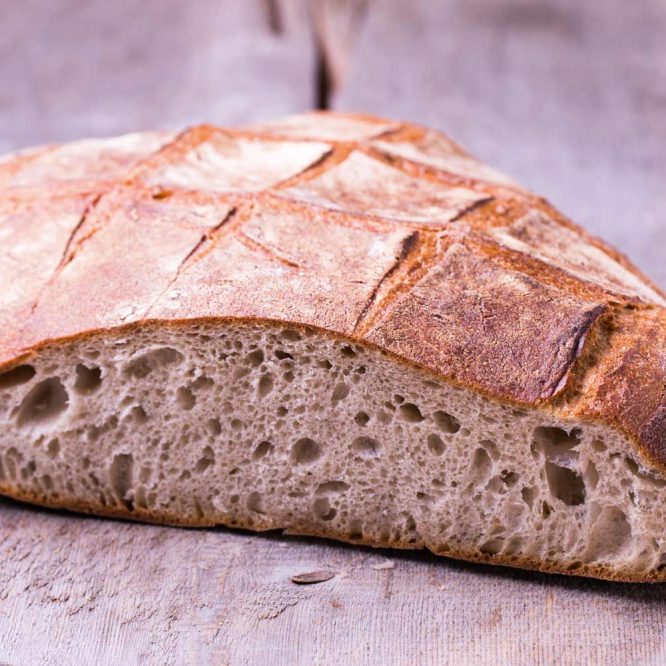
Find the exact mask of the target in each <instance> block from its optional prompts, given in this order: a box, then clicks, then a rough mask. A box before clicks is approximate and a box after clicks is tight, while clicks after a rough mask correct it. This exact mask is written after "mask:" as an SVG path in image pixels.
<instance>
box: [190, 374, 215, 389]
mask: <svg viewBox="0 0 666 666" xmlns="http://www.w3.org/2000/svg"><path fill="white" fill-rule="evenodd" d="M214 384H215V382H214V381H213V380H212V379H211V378H210V377H206V375H200V376H199V377H197V378H196V379H195V380H194V381H193V382H192V383H191V384H189V388H191V389H192V390H193V391H202V390H204V391H206V390H208V389H210V388H212V387H213V386H214Z"/></svg>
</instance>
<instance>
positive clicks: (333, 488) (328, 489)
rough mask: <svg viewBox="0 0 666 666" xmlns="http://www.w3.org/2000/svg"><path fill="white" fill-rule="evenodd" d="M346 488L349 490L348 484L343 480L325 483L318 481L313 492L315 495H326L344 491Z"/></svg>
mask: <svg viewBox="0 0 666 666" xmlns="http://www.w3.org/2000/svg"><path fill="white" fill-rule="evenodd" d="M347 490H349V484H348V483H345V482H344V481H327V482H326V483H320V484H319V485H318V486H317V490H316V491H315V493H316V494H317V495H328V494H336V493H344V492H345V491H347Z"/></svg>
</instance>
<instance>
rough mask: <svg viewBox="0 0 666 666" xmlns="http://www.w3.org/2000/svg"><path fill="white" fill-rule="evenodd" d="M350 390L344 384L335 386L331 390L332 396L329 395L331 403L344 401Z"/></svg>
mask: <svg viewBox="0 0 666 666" xmlns="http://www.w3.org/2000/svg"><path fill="white" fill-rule="evenodd" d="M349 391H350V388H349V386H348V385H347V384H345V383H344V382H340V383H338V384H336V385H335V388H334V389H333V394H332V395H331V402H339V401H340V400H344V399H345V398H346V397H347V396H348V395H349Z"/></svg>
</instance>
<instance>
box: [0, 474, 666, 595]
mask: <svg viewBox="0 0 666 666" xmlns="http://www.w3.org/2000/svg"><path fill="white" fill-rule="evenodd" d="M0 494H2V495H5V496H6V497H9V498H11V499H14V500H17V501H19V502H26V503H28V504H32V505H35V506H40V507H44V508H47V509H58V510H61V509H64V510H66V511H72V512H75V513H83V514H90V515H95V516H102V517H106V518H114V519H120V520H127V521H131V522H142V523H151V524H153V525H161V526H165V527H189V528H210V527H225V528H228V529H240V530H246V531H249V532H269V531H276V530H277V531H281V532H282V533H283V534H286V535H290V536H303V537H316V538H321V539H327V540H331V539H333V540H335V541H338V542H343V543H347V544H351V545H354V546H370V547H372V548H386V549H399V550H418V551H423V550H427V551H428V552H430V553H432V554H434V555H437V556H439V557H448V558H451V559H454V560H462V561H465V562H472V563H475V564H489V565H499V566H503V567H509V568H512V569H527V570H530V571H538V572H541V573H547V574H561V575H566V576H579V577H584V578H597V579H602V580H606V581H610V582H616V583H663V582H666V569H664V570H661V571H656V572H654V573H649V574H645V573H643V572H636V571H632V570H631V569H627V568H619V569H618V568H617V567H613V568H610V567H605V566H603V565H598V564H584V563H579V562H574V561H573V560H572V561H568V562H565V563H563V564H558V563H556V562H553V561H549V560H538V559H536V558H527V557H508V556H506V555H502V554H497V555H486V554H483V553H479V552H472V551H463V550H453V549H452V550H447V551H446V552H437V549H436V548H434V547H430V546H429V545H428V544H426V545H424V546H414V545H413V544H410V543H408V542H406V541H397V542H395V541H391V542H386V543H380V542H378V541H374V540H372V541H371V540H369V539H364V538H362V539H350V538H349V536H348V535H346V534H343V533H340V532H335V531H333V530H330V531H327V530H315V529H312V528H311V527H309V526H302V527H301V526H298V525H297V526H291V527H288V528H280V527H275V526H273V525H269V524H265V525H261V524H257V523H253V524H252V525H249V524H247V523H244V522H243V521H234V522H229V523H218V522H215V521H207V520H193V519H190V518H182V517H178V516H176V515H173V514H170V513H168V512H166V511H164V512H159V511H150V510H145V509H140V508H135V509H133V510H132V511H131V512H130V511H128V510H127V509H124V508H121V507H113V508H112V507H108V506H101V505H93V504H88V503H85V502H81V501H79V500H76V499H71V500H69V499H59V500H56V501H54V500H48V501H45V500H44V499H41V498H40V497H39V496H38V495H35V494H31V493H26V492H22V491H20V490H19V489H17V488H16V487H11V486H7V485H2V484H0ZM574 565H576V566H575V568H573V567H574Z"/></svg>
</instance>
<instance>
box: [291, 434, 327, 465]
mask: <svg viewBox="0 0 666 666" xmlns="http://www.w3.org/2000/svg"><path fill="white" fill-rule="evenodd" d="M321 455H322V450H321V446H319V444H317V442H315V441H314V440H312V439H310V438H309V437H303V438H301V439H299V440H298V441H297V442H296V443H295V444H294V446H293V448H292V450H291V459H292V461H293V462H295V463H297V464H299V465H310V464H312V463H314V462H316V461H317V460H319V458H320V457H321Z"/></svg>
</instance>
